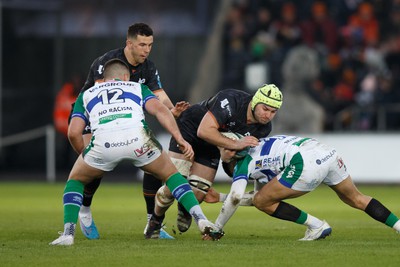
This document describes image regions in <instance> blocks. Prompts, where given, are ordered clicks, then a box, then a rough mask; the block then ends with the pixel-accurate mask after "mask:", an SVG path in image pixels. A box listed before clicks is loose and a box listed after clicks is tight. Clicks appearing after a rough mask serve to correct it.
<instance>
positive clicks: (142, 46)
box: [79, 23, 189, 239]
mask: <svg viewBox="0 0 400 267" xmlns="http://www.w3.org/2000/svg"><path fill="white" fill-rule="evenodd" d="M152 46H153V30H152V29H151V28H150V27H149V26H148V25H147V24H144V23H136V24H133V25H131V26H129V28H128V33H127V39H126V45H125V47H121V48H118V49H114V50H111V51H109V52H107V53H105V54H104V55H102V56H100V57H98V58H96V59H95V60H94V61H93V63H92V65H91V67H90V71H89V75H88V77H87V79H86V82H85V84H84V86H83V88H82V91H84V90H87V89H88V88H90V87H92V86H93V85H94V84H95V82H96V81H98V80H100V79H102V78H103V66H104V64H105V63H106V62H107V61H109V60H110V59H114V58H118V59H120V60H122V61H124V62H125V63H126V64H127V65H128V67H129V71H130V75H131V77H130V80H131V81H134V82H139V83H142V84H145V85H147V87H149V89H150V90H151V91H152V92H153V93H154V94H155V95H156V96H157V97H158V99H159V100H160V101H161V103H163V104H164V105H165V106H167V107H168V108H169V109H170V110H171V112H172V114H173V115H174V117H175V118H177V117H178V116H179V115H180V113H181V112H182V111H183V110H185V109H186V108H187V107H188V106H189V103H187V102H185V101H181V102H178V103H177V104H176V106H174V105H173V104H172V102H171V100H170V99H169V97H168V95H167V94H166V93H165V91H164V90H163V88H162V85H161V81H160V76H159V74H158V70H157V68H156V66H155V64H154V63H153V62H151V61H150V60H148V59H147V57H148V56H149V54H150V51H151V48H152ZM89 133H90V129H87V131H86V132H85V133H84V140H85V144H88V143H89V141H90V138H91V134H89ZM100 182H101V179H98V180H95V181H93V182H92V183H89V184H87V185H86V186H85V190H84V197H83V205H82V207H81V210H80V213H79V222H80V226H81V230H82V232H83V234H84V235H85V236H86V237H87V238H89V239H97V238H99V234H98V231H97V228H96V225H95V224H94V221H93V219H92V214H91V211H90V205H91V202H92V198H93V195H94V193H95V192H96V190H97V188H98V187H99V185H100ZM161 186H162V183H161V182H160V180H158V179H156V178H155V177H153V176H151V175H149V174H147V173H145V174H144V177H143V194H144V197H145V201H146V206H147V217H148V219H150V216H151V214H152V213H153V209H154V197H155V194H156V192H157V190H158V189H159V188H160V187H161ZM160 237H161V238H173V237H171V236H169V235H168V234H167V233H166V232H165V231H164V230H161V233H160Z"/></svg>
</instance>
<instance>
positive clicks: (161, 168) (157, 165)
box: [140, 152, 178, 182]
mask: <svg viewBox="0 0 400 267" xmlns="http://www.w3.org/2000/svg"><path fill="white" fill-rule="evenodd" d="M140 168H141V169H142V170H143V171H145V172H149V173H152V174H153V175H154V176H156V177H157V178H159V179H160V180H162V181H163V182H165V181H166V180H167V179H168V178H169V177H170V176H171V175H173V174H174V173H177V172H178V170H177V169H176V167H175V165H174V164H173V163H172V161H171V159H170V158H169V156H168V155H167V153H166V152H162V153H161V154H160V156H159V157H158V158H157V159H155V160H154V161H152V162H150V163H149V164H146V165H144V166H142V167H140Z"/></svg>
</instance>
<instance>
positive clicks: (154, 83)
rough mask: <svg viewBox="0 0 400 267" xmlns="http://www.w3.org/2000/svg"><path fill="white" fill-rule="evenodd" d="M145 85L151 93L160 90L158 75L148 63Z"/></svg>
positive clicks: (152, 65)
mask: <svg viewBox="0 0 400 267" xmlns="http://www.w3.org/2000/svg"><path fill="white" fill-rule="evenodd" d="M145 84H146V85H147V87H148V88H149V89H150V90H151V91H152V92H154V91H157V90H159V89H162V84H161V79H160V75H159V73H158V70H157V68H156V66H155V65H154V63H152V62H149V69H148V78H147V80H146V83H145Z"/></svg>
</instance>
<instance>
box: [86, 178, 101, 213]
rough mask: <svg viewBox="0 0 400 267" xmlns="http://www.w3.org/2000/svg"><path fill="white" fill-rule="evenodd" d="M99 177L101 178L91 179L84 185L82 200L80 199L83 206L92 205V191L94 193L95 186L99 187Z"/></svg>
mask: <svg viewBox="0 0 400 267" xmlns="http://www.w3.org/2000/svg"><path fill="white" fill-rule="evenodd" d="M101 179H102V178H100V179H94V180H93V181H91V182H90V183H88V184H87V185H85V189H84V191H83V201H82V205H83V206H85V207H90V205H92V199H93V195H94V193H96V190H97V188H99V186H100V183H101Z"/></svg>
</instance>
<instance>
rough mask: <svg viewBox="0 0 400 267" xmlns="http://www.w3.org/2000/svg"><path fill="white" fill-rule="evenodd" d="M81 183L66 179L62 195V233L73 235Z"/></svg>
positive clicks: (79, 204)
mask: <svg viewBox="0 0 400 267" xmlns="http://www.w3.org/2000/svg"><path fill="white" fill-rule="evenodd" d="M82 193H83V184H82V183H81V182H80V181H76V180H68V181H67V183H66V185H65V188H64V195H63V203H64V235H74V233H75V226H76V223H77V221H78V213H79V209H80V207H81V205H82V198H83V196H82Z"/></svg>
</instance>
